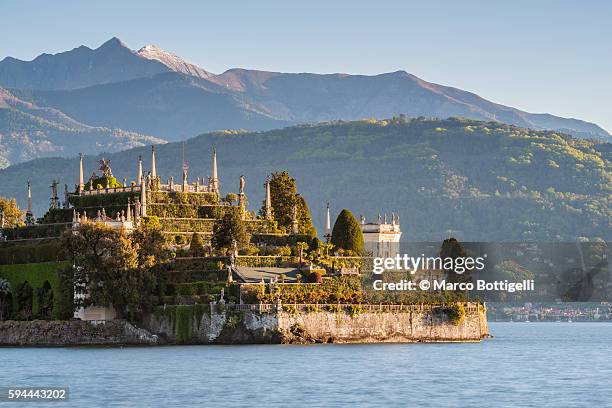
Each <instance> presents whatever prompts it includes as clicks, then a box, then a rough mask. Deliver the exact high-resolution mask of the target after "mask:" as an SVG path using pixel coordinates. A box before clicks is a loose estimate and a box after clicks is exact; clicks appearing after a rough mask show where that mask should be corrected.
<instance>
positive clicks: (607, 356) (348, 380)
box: [0, 323, 612, 407]
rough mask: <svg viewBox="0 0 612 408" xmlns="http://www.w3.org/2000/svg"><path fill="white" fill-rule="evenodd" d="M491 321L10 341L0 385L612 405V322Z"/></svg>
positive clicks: (156, 394) (87, 392)
mask: <svg viewBox="0 0 612 408" xmlns="http://www.w3.org/2000/svg"><path fill="white" fill-rule="evenodd" d="M491 331H492V333H493V334H494V335H495V338H494V339H491V340H487V341H484V342H482V343H478V344H406V345H401V344H393V345H313V346H185V347H159V348H123V349H119V348H65V349H62V348H46V349H42V348H38V349H33V348H30V349H8V348H5V349H0V387H3V386H27V385H31V386H61V385H68V386H69V387H70V403H69V404H66V405H67V406H79V407H98V406H99V407H109V406H113V407H114V406H117V407H128V406H130V407H131V406H143V407H148V406H159V407H165V406H207V407H223V406H307V407H313V406H315V407H318V406H322V407H330V406H360V407H361V406H422V407H443V406H453V407H466V406H469V407H475V406H478V407H491V406H522V407H541V406H549V407H572V406H575V407H578V406H580V407H609V406H612V393H611V392H610V388H609V387H610V378H612V324H606V323H599V324H597V323H492V324H491ZM5 405H6V406H9V405H10V406H17V407H24V406H26V404H23V403H21V404H16V403H7V404H5ZM32 405H33V406H37V407H40V406H46V405H51V406H54V407H58V406H62V404H58V403H53V404H48V403H47V404H45V403H36V404H32Z"/></svg>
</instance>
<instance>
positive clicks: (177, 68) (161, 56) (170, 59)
mask: <svg viewBox="0 0 612 408" xmlns="http://www.w3.org/2000/svg"><path fill="white" fill-rule="evenodd" d="M138 55H139V56H141V57H144V58H147V59H150V60H153V61H159V62H161V63H162V64H164V65H165V66H166V67H168V69H170V70H171V71H174V72H180V73H183V74H187V75H191V76H194V77H197V78H211V77H213V76H214V74H212V73H210V72H208V71H206V70H204V69H202V68H200V67H198V66H196V65H193V64H190V63H188V62H186V61H185V60H183V59H182V58H181V57H178V56H176V55H174V54H172V53H170V52H168V51H166V50H164V49H162V48H159V47H158V46H156V45H153V44H151V45H146V46H144V47H142V48H141V49H139V50H138Z"/></svg>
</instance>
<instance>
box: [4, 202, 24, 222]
mask: <svg viewBox="0 0 612 408" xmlns="http://www.w3.org/2000/svg"><path fill="white" fill-rule="evenodd" d="M0 213H2V214H3V217H4V227H5V228H7V227H8V228H12V227H18V226H20V225H23V224H24V222H23V217H24V214H25V213H24V212H23V211H21V210H20V209H19V206H18V205H17V200H16V199H14V198H11V199H8V198H4V197H0Z"/></svg>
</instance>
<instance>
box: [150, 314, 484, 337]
mask: <svg viewBox="0 0 612 408" xmlns="http://www.w3.org/2000/svg"><path fill="white" fill-rule="evenodd" d="M146 326H147V328H148V329H149V330H151V331H152V332H153V333H157V334H159V335H160V337H162V338H163V339H165V340H166V341H168V342H170V343H173V342H176V341H177V335H176V333H175V331H176V329H175V327H176V322H174V321H172V319H171V318H169V317H167V316H151V318H150V319H149V321H148V322H147V324H146ZM191 326H192V327H193V329H192V335H191V338H190V339H188V340H185V339H181V341H182V342H185V343H192V344H210V343H215V344H252V343H259V344H266V343H380V342H470V341H480V340H481V339H483V338H486V337H488V336H489V330H488V325H487V320H486V315H485V311H484V309H482V310H478V311H472V312H469V313H468V314H467V315H466V317H465V318H463V319H462V320H461V322H460V323H459V324H458V325H455V324H453V323H452V322H450V321H449V319H448V317H447V316H445V315H438V314H435V313H433V312H431V311H403V312H398V311H393V312H386V311H385V312H362V313H360V314H357V315H355V316H351V315H349V314H347V313H345V312H329V311H317V312H310V313H303V312H300V313H288V312H270V313H258V312H254V311H239V312H235V311H234V312H224V313H204V314H203V315H202V316H201V319H200V320H199V321H197V318H195V317H194V321H193V322H192V324H191Z"/></svg>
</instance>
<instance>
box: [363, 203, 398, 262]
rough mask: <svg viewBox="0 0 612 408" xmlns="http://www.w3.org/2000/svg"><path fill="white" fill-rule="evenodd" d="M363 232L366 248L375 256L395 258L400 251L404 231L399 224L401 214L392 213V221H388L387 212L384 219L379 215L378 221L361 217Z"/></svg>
mask: <svg viewBox="0 0 612 408" xmlns="http://www.w3.org/2000/svg"><path fill="white" fill-rule="evenodd" d="M361 232H362V233H363V240H364V246H365V250H366V251H367V252H369V253H371V254H372V256H373V257H382V258H393V257H395V256H396V255H397V254H399V252H400V238H401V236H402V231H401V229H400V224H399V216H397V217H396V215H395V214H392V215H391V223H388V222H387V214H385V216H384V220H383V219H382V218H381V216H380V215H379V216H378V222H376V223H372V222H366V221H365V218H364V217H361Z"/></svg>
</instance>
